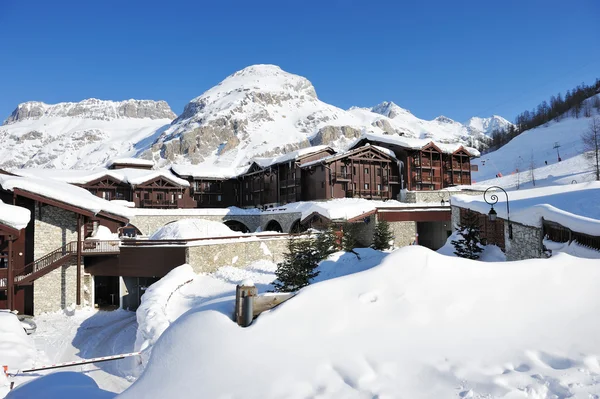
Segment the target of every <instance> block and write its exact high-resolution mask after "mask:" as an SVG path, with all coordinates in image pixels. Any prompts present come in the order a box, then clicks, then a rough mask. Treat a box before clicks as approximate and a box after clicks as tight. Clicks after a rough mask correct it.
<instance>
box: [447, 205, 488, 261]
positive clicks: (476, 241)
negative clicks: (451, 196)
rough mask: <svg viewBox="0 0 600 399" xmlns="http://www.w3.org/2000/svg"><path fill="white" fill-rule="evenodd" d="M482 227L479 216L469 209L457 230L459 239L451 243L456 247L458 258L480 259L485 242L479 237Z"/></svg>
mask: <svg viewBox="0 0 600 399" xmlns="http://www.w3.org/2000/svg"><path fill="white" fill-rule="evenodd" d="M480 227H481V226H480V225H479V217H478V216H477V214H476V213H475V212H472V211H471V210H470V209H467V212H466V213H465V215H464V217H461V223H460V224H459V225H458V228H457V235H458V239H457V240H452V241H450V243H451V244H452V245H454V249H455V251H454V254H455V255H456V256H459V257H461V258H467V259H479V254H480V253H481V252H482V251H483V242H482V240H481V237H480V235H479V233H480Z"/></svg>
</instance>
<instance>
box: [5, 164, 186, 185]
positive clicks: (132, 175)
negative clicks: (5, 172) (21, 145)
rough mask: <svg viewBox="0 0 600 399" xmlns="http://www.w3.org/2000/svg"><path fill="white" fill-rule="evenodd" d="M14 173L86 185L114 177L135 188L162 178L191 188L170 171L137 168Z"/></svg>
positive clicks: (21, 170)
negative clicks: (103, 178)
mask: <svg viewBox="0 0 600 399" xmlns="http://www.w3.org/2000/svg"><path fill="white" fill-rule="evenodd" d="M13 173H14V174H16V175H19V176H24V177H36V178H44V179H54V180H58V181H62V182H65V183H71V184H86V183H89V182H92V181H94V180H97V179H100V178H102V177H106V176H108V177H112V178H113V179H115V180H116V181H119V182H123V183H126V184H131V185H133V186H135V185H138V184H142V183H145V182H147V181H150V180H153V179H156V178H157V177H162V178H164V179H166V180H169V181H171V182H172V183H175V184H176V185H179V186H182V187H189V185H190V183H189V182H188V181H187V180H184V179H181V178H179V177H177V176H175V175H174V174H173V173H171V171H170V170H168V169H163V170H146V169H136V168H123V169H106V168H96V169H92V170H77V169H75V170H73V169H35V168H34V169H14V170H13Z"/></svg>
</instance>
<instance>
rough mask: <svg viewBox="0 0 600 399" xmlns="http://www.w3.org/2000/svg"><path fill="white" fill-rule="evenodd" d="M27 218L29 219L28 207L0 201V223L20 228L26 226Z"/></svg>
mask: <svg viewBox="0 0 600 399" xmlns="http://www.w3.org/2000/svg"><path fill="white" fill-rule="evenodd" d="M29 220H31V212H30V211H29V209H26V208H22V207H20V206H14V205H10V204H5V203H4V202H2V201H0V224H3V225H5V226H8V227H12V228H13V229H17V230H21V229H24V228H25V227H27V224H28V223H29Z"/></svg>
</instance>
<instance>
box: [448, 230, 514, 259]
mask: <svg viewBox="0 0 600 399" xmlns="http://www.w3.org/2000/svg"><path fill="white" fill-rule="evenodd" d="M456 239H458V234H457V232H456V231H455V232H454V233H452V234H451V235H450V237H448V239H447V240H446V243H445V244H444V246H443V247H441V248H440V249H438V250H437V251H436V252H437V253H438V254H442V255H446V256H454V257H456V254H455V253H454V251H455V248H454V245H452V241H454V240H456ZM478 260H479V261H482V262H506V255H505V254H504V252H502V250H501V249H500V247H498V246H496V245H484V246H483V251H482V252H481V253H480V254H479V259H478Z"/></svg>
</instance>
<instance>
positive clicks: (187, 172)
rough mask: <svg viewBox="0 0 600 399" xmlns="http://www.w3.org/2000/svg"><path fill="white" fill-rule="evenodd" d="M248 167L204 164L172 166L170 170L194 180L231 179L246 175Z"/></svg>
mask: <svg viewBox="0 0 600 399" xmlns="http://www.w3.org/2000/svg"><path fill="white" fill-rule="evenodd" d="M248 167H249V166H241V167H223V166H218V165H215V164H213V163H211V162H204V163H201V164H198V165H186V164H173V165H171V170H172V171H173V172H174V173H176V174H177V175H179V176H183V177H188V176H191V177H193V178H195V179H202V178H205V179H232V178H234V177H238V176H240V175H243V174H244V173H246V172H247V171H248Z"/></svg>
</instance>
